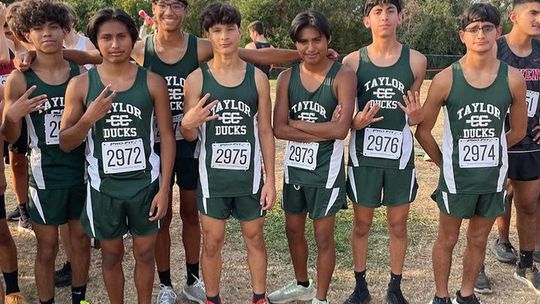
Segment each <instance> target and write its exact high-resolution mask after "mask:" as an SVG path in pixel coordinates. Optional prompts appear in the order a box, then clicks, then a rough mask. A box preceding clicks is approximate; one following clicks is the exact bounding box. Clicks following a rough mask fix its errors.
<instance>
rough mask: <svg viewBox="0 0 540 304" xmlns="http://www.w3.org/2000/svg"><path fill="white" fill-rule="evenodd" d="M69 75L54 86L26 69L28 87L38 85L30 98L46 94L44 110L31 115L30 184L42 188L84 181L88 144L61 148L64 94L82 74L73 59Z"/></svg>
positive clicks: (66, 186) (29, 135)
mask: <svg viewBox="0 0 540 304" xmlns="http://www.w3.org/2000/svg"><path fill="white" fill-rule="evenodd" d="M70 68H71V70H70V73H69V78H68V79H67V80H66V81H65V82H64V83H62V84H59V85H50V84H47V83H45V82H44V81H42V80H41V79H40V78H39V76H38V75H37V74H36V73H35V72H34V71H33V70H32V69H30V70H28V71H26V72H24V78H25V79H26V84H27V88H29V87H31V86H33V85H35V86H36V89H35V90H34V92H32V94H31V95H30V98H33V97H35V96H38V95H41V94H46V95H47V101H46V102H45V103H44V104H43V106H44V109H43V110H39V111H35V112H32V113H30V114H27V115H26V117H25V120H26V126H27V127H28V137H29V147H30V156H29V161H30V165H29V168H28V177H29V181H28V182H29V185H30V186H31V187H33V188H37V189H40V190H45V189H65V188H70V187H73V186H79V185H83V184H84V145H80V146H79V147H77V148H75V149H74V150H73V151H71V152H69V153H65V152H63V151H62V150H61V149H60V145H59V144H60V120H61V119H62V114H63V112H64V96H65V94H66V88H67V84H68V82H69V80H70V79H71V78H73V77H75V76H77V75H79V73H80V70H79V66H77V65H76V64H74V63H72V62H70Z"/></svg>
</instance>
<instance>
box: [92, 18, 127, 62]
mask: <svg viewBox="0 0 540 304" xmlns="http://www.w3.org/2000/svg"><path fill="white" fill-rule="evenodd" d="M97 43H98V49H99V51H100V52H101V55H102V56H103V60H106V61H109V62H111V63H123V62H126V61H129V60H130V56H131V50H132V49H133V40H132V39H131V35H130V33H129V30H128V27H127V26H126V25H125V24H124V23H122V22H119V21H116V20H110V21H106V22H104V23H103V24H101V25H100V27H99V29H98V33H97Z"/></svg>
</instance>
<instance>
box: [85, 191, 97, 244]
mask: <svg viewBox="0 0 540 304" xmlns="http://www.w3.org/2000/svg"><path fill="white" fill-rule="evenodd" d="M85 209H86V216H87V217H88V223H89V224H90V230H92V236H93V237H96V228H95V227H94V208H93V206H92V189H90V184H88V185H87V186H86V208H85Z"/></svg>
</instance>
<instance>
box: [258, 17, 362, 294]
mask: <svg viewBox="0 0 540 304" xmlns="http://www.w3.org/2000/svg"><path fill="white" fill-rule="evenodd" d="M289 33H290V37H291V39H292V40H293V42H294V43H295V45H296V49H297V50H298V53H299V55H300V58H302V63H300V64H294V65H293V66H292V68H290V69H288V70H286V71H284V72H283V73H281V75H280V76H279V79H278V83H277V96H276V106H275V108H274V114H275V115H274V134H275V135H276V137H277V138H279V139H284V140H288V141H289V142H288V143H287V147H286V151H285V178H284V185H283V200H282V203H281V206H282V208H283V210H284V211H285V226H286V233H287V240H288V243H289V252H290V254H291V259H292V262H293V266H294V272H295V280H293V281H292V282H290V283H289V284H287V285H286V286H284V287H282V288H281V289H279V290H277V291H275V292H273V293H271V294H270V295H269V296H268V299H269V300H270V301H271V302H272V303H289V302H293V301H298V300H300V301H308V300H312V299H313V301H312V303H328V301H327V300H326V295H327V293H328V289H329V286H330V281H331V279H332V273H333V271H334V265H335V258H336V257H335V245H334V224H335V215H336V213H337V212H338V211H339V210H340V209H342V207H343V206H345V205H346V204H347V197H346V193H345V168H344V161H343V159H344V155H343V151H344V143H343V140H344V139H345V137H346V136H347V134H348V132H349V128H350V125H351V120H352V112H353V109H354V98H355V89H356V77H355V74H354V72H353V71H352V70H351V69H350V68H348V67H345V66H342V65H341V64H340V63H338V62H335V61H333V60H331V59H328V58H327V57H326V53H327V51H328V44H329V42H330V36H331V35H330V26H329V25H328V21H327V20H326V18H325V17H324V16H323V15H322V14H320V13H319V12H316V11H305V12H302V13H300V14H298V15H297V16H296V17H295V18H294V20H293V21H292V24H291V27H290V30H289ZM334 111H336V115H332V113H334ZM333 116H335V117H333ZM308 213H309V217H310V218H311V219H312V220H313V227H314V231H315V240H316V243H317V289H315V287H314V284H313V282H312V281H311V280H309V277H308V271H307V259H308V247H307V242H306V238H305V223H306V215H307V214H308Z"/></svg>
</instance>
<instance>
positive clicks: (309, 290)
mask: <svg viewBox="0 0 540 304" xmlns="http://www.w3.org/2000/svg"><path fill="white" fill-rule="evenodd" d="M316 293H317V290H315V286H313V280H309V286H308V287H304V286H302V285H298V282H297V281H296V280H292V281H291V282H290V283H289V284H287V285H285V286H283V287H282V288H280V289H278V290H276V291H274V292H272V293H271V294H269V295H268V300H270V302H272V303H276V304H281V303H289V302H292V301H311V300H312V299H313V298H314V297H315V294H316Z"/></svg>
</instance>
